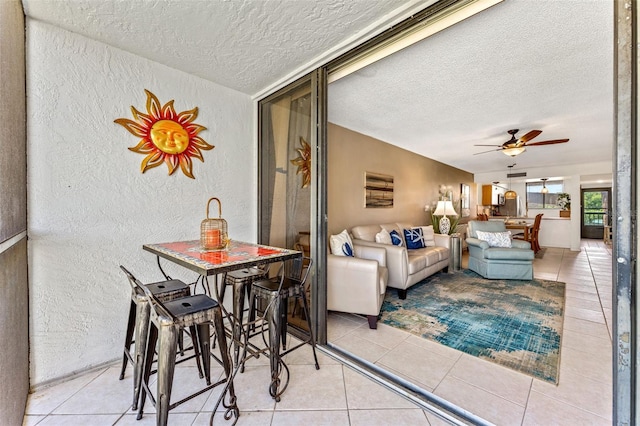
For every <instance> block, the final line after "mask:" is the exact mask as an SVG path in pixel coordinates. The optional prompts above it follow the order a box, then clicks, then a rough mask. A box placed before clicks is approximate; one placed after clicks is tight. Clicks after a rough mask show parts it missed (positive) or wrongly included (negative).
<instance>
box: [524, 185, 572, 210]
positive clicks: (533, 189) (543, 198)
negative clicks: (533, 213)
mask: <svg viewBox="0 0 640 426" xmlns="http://www.w3.org/2000/svg"><path fill="white" fill-rule="evenodd" d="M545 186H546V188H547V190H548V191H547V192H546V193H543V192H542V188H543V184H542V182H533V183H527V206H528V208H530V209H557V208H559V207H558V194H560V193H562V192H563V191H564V181H561V180H559V181H548V182H546V184H545Z"/></svg>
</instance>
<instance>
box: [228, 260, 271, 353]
mask: <svg viewBox="0 0 640 426" xmlns="http://www.w3.org/2000/svg"><path fill="white" fill-rule="evenodd" d="M268 271H269V269H268V267H267V266H266V265H259V266H256V267H253V268H247V269H240V270H236V271H231V272H228V273H227V274H225V278H224V282H223V283H222V287H221V289H220V293H219V302H220V303H222V301H223V300H224V294H225V289H226V287H227V286H232V288H233V317H234V318H233V321H232V327H233V339H234V340H233V341H234V358H233V359H234V362H235V363H236V364H237V363H238V360H239V357H240V345H238V342H239V341H240V338H241V334H242V324H243V322H244V311H245V308H244V299H245V297H246V298H247V301H250V300H249V297H250V294H251V284H252V283H253V282H254V281H256V280H258V279H263V278H265V277H266V275H267V272H268ZM247 288H248V289H249V291H247ZM250 314H251V312H250ZM253 320H254V318H253V317H250V318H249V321H253Z"/></svg>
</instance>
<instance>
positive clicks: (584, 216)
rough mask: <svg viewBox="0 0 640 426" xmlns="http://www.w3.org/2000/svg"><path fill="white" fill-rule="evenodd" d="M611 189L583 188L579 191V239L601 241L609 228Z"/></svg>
mask: <svg viewBox="0 0 640 426" xmlns="http://www.w3.org/2000/svg"><path fill="white" fill-rule="evenodd" d="M610 217H611V188H583V189H582V190H581V191H580V218H581V219H580V226H581V229H580V237H581V238H591V239H603V237H604V230H605V227H606V228H607V229H608V228H609V227H610V226H611V223H610Z"/></svg>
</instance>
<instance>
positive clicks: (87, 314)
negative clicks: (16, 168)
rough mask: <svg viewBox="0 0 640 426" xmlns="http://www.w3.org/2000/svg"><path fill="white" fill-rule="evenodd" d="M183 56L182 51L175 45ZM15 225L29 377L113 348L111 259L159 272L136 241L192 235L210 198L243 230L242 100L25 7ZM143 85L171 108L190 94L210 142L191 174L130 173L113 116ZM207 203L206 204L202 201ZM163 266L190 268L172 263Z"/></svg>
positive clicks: (247, 231)
mask: <svg viewBox="0 0 640 426" xmlns="http://www.w3.org/2000/svg"><path fill="white" fill-rule="evenodd" d="M185 60H189V58H185ZM27 69H28V71H27V97H28V209H29V219H28V236H29V279H30V285H31V288H30V313H31V325H30V326H31V330H30V332H31V336H30V338H31V384H32V385H38V384H41V383H43V382H47V381H50V380H54V379H56V378H60V377H63V376H66V375H68V374H70V373H73V372H75V371H79V370H83V369H86V368H88V367H91V366H94V365H98V364H101V363H104V362H107V361H110V360H113V359H116V358H119V357H121V356H122V355H121V354H122V344H123V339H124V331H125V322H126V315H127V309H128V303H129V302H128V297H129V294H130V289H129V285H128V284H127V282H126V280H125V278H124V276H123V274H122V273H121V272H120V270H119V268H118V265H120V264H124V265H126V266H127V267H129V268H130V269H131V270H132V271H133V272H134V273H135V274H136V275H138V276H139V278H140V279H141V280H143V281H151V280H159V279H161V275H160V273H159V271H158V270H157V267H156V265H155V258H154V257H153V256H152V255H151V254H149V253H147V252H143V250H142V244H144V243H152V242H164V241H171V240H183V239H197V238H198V236H199V226H200V222H201V221H202V219H204V218H205V206H206V201H207V200H208V198H209V197H213V196H216V197H218V198H220V199H221V200H222V207H223V211H222V213H223V217H224V218H225V219H226V220H227V221H228V224H229V233H230V236H231V237H232V238H236V239H243V240H248V241H255V235H256V217H255V211H256V205H255V199H256V185H255V182H256V173H255V163H256V162H255V155H256V154H255V148H254V143H253V140H254V139H253V126H252V123H253V119H252V118H253V113H252V101H251V99H250V98H249V97H248V96H246V95H244V94H241V93H239V92H236V91H233V90H230V89H227V88H224V87H222V86H219V85H216V84H213V83H210V82H208V81H205V80H202V79H200V78H197V77H194V76H191V75H187V74H184V73H182V72H178V71H176V70H173V69H170V68H167V67H165V66H162V65H159V64H157V63H154V62H150V61H148V60H145V59H142V58H140V57H137V56H134V55H131V54H128V53H125V52H123V51H120V50H118V49H115V48H113V47H110V46H107V45H104V44H101V43H97V42H94V41H92V40H89V39H86V38H84V37H81V36H78V35H76V34H73V33H70V32H67V31H64V30H61V29H58V28H55V27H51V26H49V25H46V24H43V23H40V22H37V21H33V20H28V22H27ZM144 89H148V90H150V91H152V92H153V93H155V94H156V96H158V98H159V100H160V102H161V103H162V104H164V103H166V102H168V101H169V100H171V99H175V108H176V110H177V111H178V112H181V111H184V110H188V109H191V108H193V107H195V106H197V107H199V109H200V112H199V115H198V118H197V119H196V120H195V122H196V123H198V124H201V125H203V126H205V127H207V128H208V130H205V131H203V132H201V133H200V136H202V137H203V138H204V139H205V140H206V141H207V142H208V143H210V144H213V145H215V146H216V148H215V149H214V150H212V151H204V152H203V154H204V159H205V161H204V163H201V162H200V161H199V160H194V168H193V172H194V175H195V177H196V179H195V180H192V179H189V178H187V177H186V176H184V175H183V174H182V172H181V171H176V173H175V174H174V175H173V176H168V175H167V168H166V166H164V165H162V166H160V167H157V168H155V169H152V170H149V171H147V172H146V173H145V174H144V175H143V174H141V173H140V163H141V161H142V159H143V158H144V156H143V155H140V154H136V153H133V152H131V151H129V150H127V148H128V147H131V146H135V145H136V144H137V142H138V138H136V137H134V136H133V135H131V134H130V133H128V132H127V131H126V130H125V129H124V128H123V127H122V126H120V125H117V124H115V123H114V122H113V120H114V119H116V118H121V117H125V118H132V117H131V111H130V106H131V105H133V106H135V107H136V108H137V109H138V110H140V111H143V112H144V111H145V101H146V96H145V93H144ZM214 212H217V209H214ZM168 270H169V272H170V273H171V275H173V276H174V277H180V278H182V277H184V278H185V279H193V278H195V276H194V274H193V273H188V272H185V271H184V270H182V269H181V268H178V267H174V268H171V267H169V268H168Z"/></svg>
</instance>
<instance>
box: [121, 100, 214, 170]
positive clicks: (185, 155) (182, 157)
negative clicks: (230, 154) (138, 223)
mask: <svg viewBox="0 0 640 426" xmlns="http://www.w3.org/2000/svg"><path fill="white" fill-rule="evenodd" d="M145 93H146V94H147V114H143V113H141V112H140V111H138V110H137V109H135V108H134V107H133V106H131V113H132V114H133V118H134V120H135V121H133V120H129V119H126V118H118V119H117V120H115V122H116V123H117V124H120V125H121V126H123V127H124V128H125V129H127V130H128V131H129V132H130V133H131V134H133V135H134V136H138V137H140V138H142V139H141V140H140V142H139V143H138V145H136V146H135V147H132V148H129V150H131V151H133V152H137V153H138V154H143V155H146V157H145V158H144V160H142V164H141V165H140V169H141V170H142V173H144V172H146V171H147V170H149V169H152V168H154V167H158V166H159V165H161V164H162V163H166V164H167V167H168V168H169V175H172V174H173V172H175V171H176V169H177V168H178V165H180V169H182V172H183V173H184V174H185V175H187V176H188V177H190V178H191V179H195V177H194V176H193V164H192V162H191V157H194V158H197V159H199V160H200V161H202V162H204V158H202V152H201V151H200V150H205V151H208V150H210V149H213V148H214V146H213V145H209V144H208V143H207V142H205V141H204V139H202V138H201V137H200V136H198V133H200V132H201V131H202V130H206V127H204V126H200V125H199V124H196V123H194V122H193V120H195V119H196V118H197V117H198V107H195V108H193V109H192V110H189V111H183V112H181V113H179V114H178V113H176V110H175V109H174V107H173V102H174V101H173V100H170V101H169V102H167V103H166V104H164V105H163V106H161V105H160V101H158V98H157V97H156V95H154V94H153V93H151V92H150V91H148V90H146V89H145Z"/></svg>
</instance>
